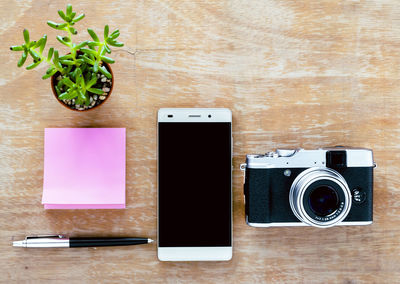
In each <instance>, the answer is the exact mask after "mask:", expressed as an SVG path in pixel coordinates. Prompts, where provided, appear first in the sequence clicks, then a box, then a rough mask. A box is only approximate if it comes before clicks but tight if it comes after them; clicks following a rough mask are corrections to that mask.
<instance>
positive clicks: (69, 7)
mask: <svg viewBox="0 0 400 284" xmlns="http://www.w3.org/2000/svg"><path fill="white" fill-rule="evenodd" d="M66 12H67V16H70V15H71V13H72V5H71V4H68V5H67V11H66Z"/></svg>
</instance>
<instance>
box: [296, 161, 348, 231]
mask: <svg viewBox="0 0 400 284" xmlns="http://www.w3.org/2000/svg"><path fill="white" fill-rule="evenodd" d="M289 203H290V207H291V209H292V211H293V214H294V215H295V216H296V217H297V218H298V219H299V220H300V221H302V222H303V223H306V224H308V225H310V226H314V227H319V228H327V227H332V226H334V225H335V224H337V223H339V222H341V221H342V220H343V219H345V218H346V216H347V214H348V213H349V211H350V208H351V192H350V190H349V187H348V185H347V182H346V180H345V179H344V178H343V177H342V176H341V175H340V174H339V173H338V172H336V171H335V170H333V169H330V168H310V169H307V170H305V171H303V172H302V173H300V174H299V175H298V176H297V177H296V179H295V180H294V181H293V184H292V186H291V188H290V192H289Z"/></svg>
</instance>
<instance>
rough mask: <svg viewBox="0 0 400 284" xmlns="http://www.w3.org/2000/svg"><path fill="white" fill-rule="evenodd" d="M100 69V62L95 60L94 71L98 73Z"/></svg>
mask: <svg viewBox="0 0 400 284" xmlns="http://www.w3.org/2000/svg"><path fill="white" fill-rule="evenodd" d="M98 71H99V62H98V61H95V62H94V64H93V72H94V73H97V72H98Z"/></svg>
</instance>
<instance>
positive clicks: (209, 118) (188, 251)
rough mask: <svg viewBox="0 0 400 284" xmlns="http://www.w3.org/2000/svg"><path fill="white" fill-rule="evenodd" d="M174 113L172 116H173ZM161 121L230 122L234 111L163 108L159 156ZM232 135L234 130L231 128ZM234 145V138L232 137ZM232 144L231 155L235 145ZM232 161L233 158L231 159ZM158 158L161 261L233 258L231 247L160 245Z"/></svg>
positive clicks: (158, 247)
mask: <svg viewBox="0 0 400 284" xmlns="http://www.w3.org/2000/svg"><path fill="white" fill-rule="evenodd" d="M171 115H172V117H171ZM159 122H210V123H213V122H230V123H232V112H231V111H230V110H229V109H227V108H161V109H160V110H159V111H158V121H157V157H158V123H159ZM231 135H232V130H231ZM231 141H232V145H233V140H232V137H231ZM232 145H231V156H232V151H233V147H232ZM231 161H232V159H231ZM231 168H232V162H231ZM158 170H159V167H158V159H157V256H158V259H159V260H160V261H226V260H230V259H232V245H231V246H229V247H160V246H159V241H158V239H159V238H158V233H159V230H158V213H159V210H158V202H159V200H158V184H159V182H158ZM231 228H232V232H231V244H233V216H232V179H231Z"/></svg>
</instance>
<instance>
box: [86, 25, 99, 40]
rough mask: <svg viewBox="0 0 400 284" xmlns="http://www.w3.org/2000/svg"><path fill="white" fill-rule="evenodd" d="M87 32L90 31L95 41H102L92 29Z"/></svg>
mask: <svg viewBox="0 0 400 284" xmlns="http://www.w3.org/2000/svg"><path fill="white" fill-rule="evenodd" d="M87 31H88V33H89V35H90V37H91V38H92V39H93V40H94V41H97V42H99V41H100V40H99V37H98V36H97V35H96V33H95V32H94V30H92V29H90V28H89V29H87Z"/></svg>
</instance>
